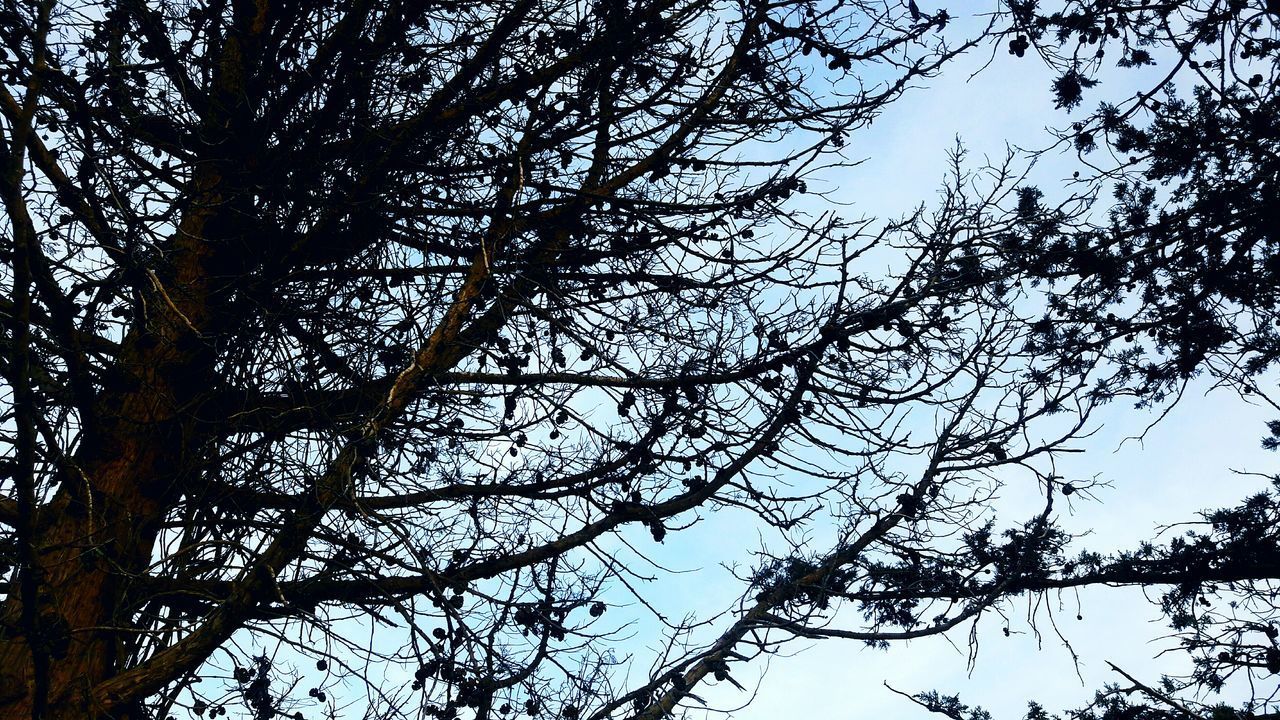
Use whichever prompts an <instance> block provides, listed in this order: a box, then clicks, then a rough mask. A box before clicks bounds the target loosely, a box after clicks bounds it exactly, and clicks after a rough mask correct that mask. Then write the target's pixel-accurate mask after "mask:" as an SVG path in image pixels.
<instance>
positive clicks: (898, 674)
mask: <svg viewBox="0 0 1280 720" xmlns="http://www.w3.org/2000/svg"><path fill="white" fill-rule="evenodd" d="M922 8H923V3H922ZM923 9H925V10H926V11H928V10H929V8H923ZM953 14H956V13H955V11H954V10H953ZM964 29H965V26H964V23H962V22H961V23H957V26H956V27H955V28H954V31H955V32H963V31H964ZM989 58H990V59H992V60H993V62H992V63H991V65H990V66H989V67H987V68H986V69H985V70H983V71H982V72H978V73H977V74H976V75H973V73H975V72H976V71H978V69H979V68H980V67H981V66H982V65H983V64H984V63H985V62H986V61H987V60H988V59H989ZM971 75H973V76H972V77H971ZM1149 77H1150V72H1149V71H1148V72H1147V73H1146V74H1145V75H1144V74H1142V73H1135V71H1131V70H1129V71H1113V72H1112V73H1110V74H1106V75H1104V76H1103V77H1102V80H1103V82H1102V84H1101V85H1100V86H1099V87H1098V88H1097V89H1096V90H1095V91H1094V92H1093V95H1092V98H1093V102H1096V100H1098V99H1102V98H1104V97H1107V98H1112V99H1120V98H1124V97H1126V96H1129V95H1131V94H1132V93H1133V91H1134V90H1135V89H1136V88H1137V87H1138V86H1139V85H1140V84H1141V83H1142V82H1143V81H1144V80H1146V79H1149ZM1050 80H1051V75H1050V74H1049V73H1048V72H1047V70H1046V69H1045V68H1044V67H1043V66H1042V65H1041V64H1040V63H1039V62H1038V61H1037V60H1035V59H1033V58H1031V57H1030V56H1028V57H1027V58H1025V59H1016V58H1013V57H1012V56H1009V55H1008V54H1007V53H1005V52H1004V49H1003V47H1000V48H997V52H996V53H995V55H994V57H993V58H992V56H991V55H990V53H988V54H986V55H980V54H974V55H970V56H968V57H965V58H961V59H960V60H958V61H957V62H956V63H955V64H953V65H952V66H950V67H949V68H948V69H947V70H946V71H945V72H944V73H943V75H942V76H941V77H939V78H937V79H934V80H931V81H926V82H924V83H921V85H922V87H921V88H919V89H916V90H915V91H913V92H911V93H909V94H908V95H907V96H906V97H904V98H903V99H901V100H899V101H898V102H896V103H894V104H892V106H890V107H889V108H888V109H887V110H886V111H885V112H884V114H883V115H882V116H881V117H880V118H879V119H878V120H877V121H876V123H875V125H874V126H873V127H871V128H869V129H867V130H864V131H862V132H859V133H856V134H855V135H853V136H852V137H851V139H850V142H849V152H850V158H851V159H862V158H865V162H863V163H862V164H861V165H859V166H857V167H855V168H850V169H847V170H842V171H840V172H839V174H829V175H828V176H827V177H826V178H825V180H826V182H825V184H824V183H823V182H812V183H810V185H811V186H812V187H814V189H815V190H820V191H827V192H829V193H830V198H831V199H833V200H836V201H838V202H841V203H850V204H852V206H853V207H852V210H851V212H850V214H853V215H856V214H866V215H869V216H876V217H879V218H891V217H894V216H897V215H901V214H903V213H906V212H908V211H910V210H911V209H912V208H914V207H915V206H917V205H918V204H920V203H921V202H924V203H926V205H927V204H929V203H930V202H932V201H933V200H934V199H936V197H937V191H938V188H939V187H940V186H941V182H942V178H943V174H944V172H945V170H946V162H947V158H946V151H947V150H948V149H950V148H951V147H953V146H954V144H955V141H956V138H957V137H959V138H960V139H961V140H962V141H963V143H964V144H965V146H966V147H967V149H968V150H969V153H970V160H971V162H973V163H976V164H980V163H981V162H982V161H983V158H984V157H985V158H990V159H991V160H992V161H998V160H1000V159H1001V158H1002V157H1003V156H1004V154H1005V152H1006V148H1007V144H1011V145H1015V146H1020V147H1022V148H1041V147H1045V146H1047V145H1048V144H1049V143H1050V142H1051V137H1050V135H1049V134H1048V133H1047V132H1046V128H1047V127H1051V126H1052V127H1065V126H1068V125H1069V124H1070V119H1069V117H1068V116H1067V115H1066V114H1065V113H1063V112H1062V111H1060V110H1055V109H1054V108H1053V100H1052V97H1051V93H1050V91H1049V83H1050ZM1091 106H1092V103H1091V102H1090V98H1088V97H1087V98H1086V103H1085V105H1084V108H1088V107H1091ZM1077 168H1078V165H1077V162H1076V158H1075V157H1074V155H1073V154H1072V153H1063V154H1055V155H1050V156H1048V157H1044V158H1042V159H1041V161H1040V162H1039V164H1038V166H1037V168H1036V171H1035V173H1034V177H1035V178H1036V179H1037V180H1038V181H1039V182H1040V183H1042V184H1043V187H1044V189H1045V190H1046V192H1047V194H1049V195H1050V197H1051V198H1052V196H1053V192H1054V188H1055V184H1056V185H1057V186H1058V187H1060V186H1061V182H1062V181H1063V180H1066V179H1068V178H1069V177H1070V176H1071V173H1072V171H1073V170H1075V169H1077ZM1155 418H1156V414H1155V413H1153V412H1152V411H1147V410H1136V409H1134V408H1132V407H1128V406H1126V405H1125V404H1124V403H1117V404H1115V405H1113V406H1110V407H1108V408H1107V409H1106V410H1105V411H1104V412H1102V413H1100V414H1098V415H1097V417H1096V418H1095V420H1094V421H1093V423H1092V424H1091V426H1090V427H1091V428H1093V429H1094V430H1095V433H1094V434H1093V435H1092V436H1091V437H1090V438H1088V439H1087V440H1083V441H1080V442H1076V443H1073V446H1074V447H1080V448H1083V449H1085V450H1086V452H1085V453H1082V454H1077V455H1071V456H1068V458H1067V459H1066V460H1065V461H1064V462H1063V463H1062V465H1061V466H1060V467H1062V468H1063V470H1064V475H1066V476H1067V477H1074V478H1096V479H1097V480H1099V481H1102V482H1106V483H1110V486H1109V487H1100V488H1099V489H1098V490H1097V491H1096V499H1088V498H1080V497H1079V496H1077V498H1076V499H1075V501H1074V502H1073V503H1072V504H1071V507H1070V512H1069V514H1068V513H1066V512H1065V511H1064V513H1063V517H1062V524H1063V525H1065V526H1066V527H1067V528H1068V529H1071V530H1073V531H1075V532H1078V533H1086V532H1087V533H1089V535H1088V537H1086V538H1084V539H1082V540H1081V542H1080V547H1087V548H1090V549H1095V550H1099V551H1106V550H1114V549H1119V548H1123V547H1132V546H1134V545H1136V544H1137V543H1138V542H1139V541H1142V540H1149V539H1155V538H1157V537H1162V538H1164V539H1168V537H1170V536H1171V534H1172V533H1176V532H1178V530H1177V529H1174V530H1167V531H1166V532H1165V533H1164V534H1163V535H1158V532H1159V531H1158V528H1159V527H1160V526H1162V525H1166V524H1169V523H1175V522H1181V521H1186V520H1190V519H1193V518H1194V516H1195V513H1196V511H1198V510H1201V509H1206V508H1211V507H1219V506H1227V505H1232V504H1235V503H1236V502H1238V501H1239V500H1241V499H1243V498H1244V497H1245V496H1247V495H1249V494H1251V493H1254V492H1257V491H1259V490H1261V489H1262V488H1263V487H1264V485H1265V483H1264V481H1263V480H1261V479H1260V478H1258V477H1250V476H1246V475H1239V474H1235V473H1233V472H1232V471H1233V470H1239V471H1252V472H1263V473H1266V472H1271V471H1273V470H1274V468H1275V456H1274V454H1271V453H1268V452H1266V451H1264V450H1262V449H1261V447H1260V445H1259V439H1260V437H1261V436H1262V434H1263V432H1264V427H1263V422H1264V421H1266V420H1269V419H1274V418H1273V413H1271V412H1269V410H1268V409H1266V408H1259V407H1257V406H1253V405H1250V404H1248V403H1247V402H1246V401H1245V400H1244V399H1242V398H1241V397H1240V396H1238V395H1236V394H1234V393H1231V392H1228V391H1216V392H1212V393H1210V392H1207V384H1206V383H1201V384H1199V385H1195V386H1193V387H1192V388H1191V390H1190V391H1189V392H1188V393H1187V394H1186V396H1185V397H1184V399H1183V400H1182V401H1181V403H1180V404H1179V405H1178V406H1177V407H1176V408H1174V409H1173V411H1172V412H1171V413H1170V414H1169V415H1168V417H1166V418H1165V419H1164V420H1163V421H1162V422H1161V423H1159V424H1158V425H1156V426H1155V427H1154V428H1153V429H1151V430H1150V431H1149V432H1148V433H1147V434H1146V437H1145V439H1144V440H1142V441H1138V440H1129V441H1126V440H1125V439H1126V438H1130V437H1132V436H1134V435H1137V434H1139V433H1141V432H1142V431H1143V429H1144V428H1145V427H1146V426H1147V424H1149V423H1150V422H1152V421H1153V420H1155ZM1040 501H1042V498H1041V497H1040V495H1039V494H1038V492H1037V489H1036V488H1035V487H1033V486H1030V485H1028V484H1022V485H1020V484H1019V483H1018V482H1016V481H1011V482H1010V483H1009V484H1008V485H1006V487H1005V488H1004V490H1003V491H1002V494H1001V498H1000V501H999V503H998V504H999V506H1000V507H1001V509H1002V510H1007V511H1009V515H1007V516H1006V517H1016V516H1018V515H1022V516H1026V515H1028V514H1030V513H1031V512H1032V510H1033V508H1035V507H1036V503H1037V502H1040ZM736 527H738V528H740V527H741V526H736ZM688 532H689V535H688V536H686V535H685V534H682V535H681V538H680V540H681V542H680V547H681V550H682V554H681V556H680V557H677V558H669V559H670V560H672V561H673V562H674V563H675V565H676V566H677V567H681V568H684V569H689V570H695V569H697V570H696V571H695V572H693V573H691V574H690V575H687V576H685V577H686V578H687V579H686V581H685V583H684V586H683V587H682V588H676V589H675V590H674V591H673V592H671V593H669V594H666V595H664V598H665V599H666V601H667V603H668V604H669V605H670V606H671V607H672V608H675V607H677V606H679V605H680V604H681V603H692V604H694V605H701V606H703V607H706V608H708V609H709V608H711V607H715V606H716V605H715V598H722V597H725V594H724V593H728V594H729V596H730V597H731V596H732V594H733V592H735V591H737V590H738V588H740V585H739V584H737V583H734V582H732V581H731V580H730V578H729V576H728V573H727V571H725V570H723V569H722V568H719V567H715V558H717V557H724V556H726V555H727V556H733V555H739V556H740V555H741V554H742V550H743V548H746V547H749V546H754V545H755V544H756V539H755V537H754V535H753V534H750V533H744V532H742V531H741V529H738V530H735V524H734V521H733V520H731V519H729V518H711V519H709V521H708V522H707V523H705V524H704V525H702V526H699V527H697V528H694V529H692V530H690V531H688ZM694 533H698V535H697V537H696V538H695V537H693V536H692V534H694ZM690 547H694V548H698V549H699V550H700V551H701V552H697V553H692V554H691V553H690V552H689V551H688V548H690ZM735 551H736V552H735ZM721 552H723V553H724V555H721V554H720V553H721ZM663 559H664V560H667V559H668V558H666V557H665V555H664V557H663ZM681 561H683V562H681ZM700 563H702V564H700ZM722 590H723V591H724V593H722V592H721V591H722ZM1150 594H1151V597H1152V598H1153V599H1154V598H1157V597H1158V591H1157V592H1151V593H1150ZM1077 601H1078V603H1079V605H1077ZM1013 609H1014V612H1013V613H1012V615H1011V616H1010V623H1009V628H1010V630H1011V636H1010V637H1005V636H1004V634H1003V632H1002V631H1001V630H1002V627H1003V626H1004V621H1003V620H1001V618H999V617H997V616H988V617H987V618H985V619H984V621H983V622H982V624H981V625H980V627H979V633H978V638H979V650H978V656H977V662H976V665H975V666H974V668H973V670H972V672H970V670H969V668H968V628H967V627H965V628H962V629H958V630H957V631H955V632H953V633H952V634H951V636H950V637H947V638H941V637H935V638H929V639H925V640H918V641H913V642H910V643H905V644H901V645H896V646H894V647H893V648H892V649H890V650H889V651H887V652H881V651H873V650H868V649H865V648H863V647H861V646H860V644H858V643H851V642H842V641H836V640H828V641H822V642H807V643H796V644H795V645H793V646H792V648H791V649H792V650H793V651H795V654H794V655H793V656H791V657H778V658H777V659H776V660H775V661H774V662H773V663H772V666H771V667H769V668H768V671H767V672H764V673H761V671H762V670H764V666H763V664H752V665H750V666H746V667H744V668H743V671H742V672H741V673H739V671H736V670H735V677H737V679H738V680H739V681H740V682H742V683H743V684H744V685H746V686H747V687H748V688H749V689H750V688H751V687H752V685H753V682H752V681H758V682H759V685H758V694H757V696H756V697H755V699H754V700H753V701H752V702H750V703H749V704H748V705H747V706H746V707H744V708H742V709H740V710H737V711H735V712H733V713H732V716H733V717H735V718H741V719H743V720H765V719H772V718H806V719H812V720H820V719H821V720H826V719H828V718H830V719H833V720H835V719H839V720H846V719H847V720H855V719H858V718H873V717H874V718H881V717H886V716H888V717H894V718H921V719H922V718H925V717H934V716H931V715H930V714H929V713H927V712H925V711H924V710H923V709H920V708H918V707H916V706H914V705H913V704H911V703H910V702H908V701H907V700H906V699H904V698H902V697H899V696H897V695H895V694H894V693H892V692H891V691H890V690H888V689H887V688H885V687H884V685H883V683H885V682H887V683H889V684H890V685H892V686H894V687H896V688H897V689H899V690H903V691H906V692H919V691H923V690H929V689H937V690H939V691H942V692H945V693H948V694H950V693H959V694H960V695H961V697H962V699H963V700H964V701H966V702H967V703H970V704H978V705H982V706H984V707H985V708H987V709H988V710H990V711H991V712H992V713H993V714H994V715H995V717H996V719H997V720H1016V719H1017V718H1021V717H1022V715H1023V713H1024V712H1025V709H1026V703H1027V701H1029V700H1036V701H1038V702H1041V703H1042V704H1044V705H1045V706H1046V707H1047V708H1048V709H1049V710H1051V711H1053V710H1063V709H1067V708H1073V707H1078V706H1080V705H1082V704H1084V702H1086V701H1087V700H1088V699H1089V698H1091V697H1092V694H1093V691H1094V690H1095V689H1096V688H1099V687H1101V685H1102V684H1103V683H1104V682H1117V681H1121V680H1122V678H1120V677H1118V676H1117V675H1116V674H1115V673H1113V672H1111V671H1109V669H1108V666H1107V663H1108V662H1113V663H1115V664H1116V665H1118V666H1120V667H1121V668H1123V669H1124V670H1125V671H1127V672H1129V673H1130V674H1132V675H1134V676H1135V677H1138V678H1141V679H1144V680H1150V681H1156V680H1158V677H1159V675H1160V673H1162V672H1169V673H1178V672H1183V671H1185V670H1186V669H1187V668H1188V665H1187V663H1186V662H1185V656H1182V655H1181V654H1178V653H1170V654H1168V655H1166V656H1163V657H1159V655H1160V652H1161V651H1162V650H1165V649H1167V648H1170V647H1173V645H1174V643H1173V641H1171V640H1169V639H1164V640H1161V639H1160V638H1161V637H1162V636H1163V635H1165V633H1166V628H1165V626H1164V624H1163V622H1162V620H1161V618H1160V615H1159V612H1158V607H1157V606H1155V605H1153V604H1152V603H1151V602H1149V601H1148V599H1146V598H1144V596H1143V592H1142V591H1141V590H1135V589H1111V588H1096V589H1090V590H1087V591H1082V592H1080V593H1078V595H1077V594H1076V593H1071V594H1069V595H1063V596H1060V597H1049V598H1045V603H1044V604H1043V605H1042V606H1041V607H1040V609H1039V611H1038V618H1039V621H1038V623H1037V625H1038V627H1039V630H1040V632H1041V633H1042V635H1041V636H1040V637H1037V635H1036V633H1035V631H1034V629H1033V628H1032V627H1031V626H1030V625H1029V624H1028V623H1027V621H1026V617H1027V614H1028V608H1027V605H1026V602H1025V601H1024V602H1021V603H1015V604H1014V606H1013ZM1077 613H1079V614H1080V615H1081V616H1082V617H1083V620H1077V619H1076V616H1077ZM1050 615H1052V617H1053V619H1054V620H1056V621H1057V622H1056V625H1057V628H1058V629H1059V630H1061V632H1062V635H1063V637H1064V638H1065V639H1066V640H1067V641H1068V642H1069V643H1070V648H1068V647H1067V646H1066V645H1065V644H1064V642H1063V641H1062V640H1060V639H1059V638H1058V637H1056V636H1055V634H1054V627H1053V623H1052V622H1050V621H1049V618H1050ZM837 626H838V623H837ZM1073 651H1074V653H1075V654H1076V655H1077V656H1078V657H1079V663H1078V665H1077V664H1076V663H1074V662H1073V659H1072V653H1073ZM747 667H749V668H750V671H749V672H748V671H747V669H746V668H747ZM1077 670H1078V674H1077ZM752 673H754V675H753V674H752ZM739 675H744V676H739ZM699 693H700V694H701V695H702V696H703V697H705V698H706V699H707V700H708V701H709V702H710V703H711V704H712V705H713V706H716V707H719V708H727V707H732V706H734V705H737V704H740V703H742V702H745V701H746V700H747V694H746V693H742V692H740V691H737V690H735V689H733V688H732V687H730V686H728V685H727V684H720V685H719V686H716V687H714V688H712V689H709V690H707V691H706V692H702V691H701V690H699ZM1222 699H1223V700H1225V701H1228V702H1231V701H1234V700H1240V699H1242V697H1240V696H1239V695H1238V694H1237V695H1233V694H1232V692H1230V691H1228V692H1227V693H1226V694H1224V696H1223V698H1222Z"/></svg>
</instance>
